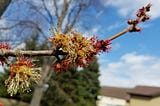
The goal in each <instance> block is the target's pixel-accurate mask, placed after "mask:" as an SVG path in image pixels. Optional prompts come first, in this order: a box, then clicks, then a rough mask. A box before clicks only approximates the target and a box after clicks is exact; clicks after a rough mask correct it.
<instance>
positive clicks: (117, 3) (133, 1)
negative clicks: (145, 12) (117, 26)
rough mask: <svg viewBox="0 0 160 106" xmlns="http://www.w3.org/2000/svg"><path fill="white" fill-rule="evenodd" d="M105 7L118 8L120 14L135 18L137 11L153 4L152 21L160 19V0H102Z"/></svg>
mask: <svg viewBox="0 0 160 106" xmlns="http://www.w3.org/2000/svg"><path fill="white" fill-rule="evenodd" d="M101 1H102V3H103V4H104V6H113V7H117V8H118V13H119V14H120V15H122V16H124V17H126V16H133V15H135V12H136V11H137V9H139V8H141V7H143V6H146V5H147V4H148V3H151V4H152V7H151V11H150V13H149V14H150V15H151V17H152V19H155V18H158V17H160V13H159V9H160V7H159V6H160V0H125V1H124V0H101Z"/></svg>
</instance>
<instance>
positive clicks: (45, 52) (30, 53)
mask: <svg viewBox="0 0 160 106" xmlns="http://www.w3.org/2000/svg"><path fill="white" fill-rule="evenodd" d="M18 55H23V56H57V55H66V53H64V52H62V51H61V50H39V51H34V50H5V49H0V57H3V56H5V57H7V56H13V57H16V56H18Z"/></svg>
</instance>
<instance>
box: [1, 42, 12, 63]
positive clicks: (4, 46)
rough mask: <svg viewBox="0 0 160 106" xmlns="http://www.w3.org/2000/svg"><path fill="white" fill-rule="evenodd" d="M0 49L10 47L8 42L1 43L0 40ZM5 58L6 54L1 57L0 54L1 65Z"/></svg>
mask: <svg viewBox="0 0 160 106" xmlns="http://www.w3.org/2000/svg"><path fill="white" fill-rule="evenodd" d="M2 49H4V50H8V49H10V46H9V44H8V43H5V44H3V43H2V42H1V41H0V50H2ZM5 58H7V59H8V56H7V57H1V56H0V63H1V64H2V66H3V65H4V63H5Z"/></svg>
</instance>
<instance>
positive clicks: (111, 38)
mask: <svg viewBox="0 0 160 106" xmlns="http://www.w3.org/2000/svg"><path fill="white" fill-rule="evenodd" d="M128 31H129V28H126V29H124V30H122V31H121V32H119V33H117V34H115V35H113V36H111V37H109V38H107V40H109V41H111V40H114V39H116V38H118V37H120V36H122V35H123V34H125V33H127V32H128Z"/></svg>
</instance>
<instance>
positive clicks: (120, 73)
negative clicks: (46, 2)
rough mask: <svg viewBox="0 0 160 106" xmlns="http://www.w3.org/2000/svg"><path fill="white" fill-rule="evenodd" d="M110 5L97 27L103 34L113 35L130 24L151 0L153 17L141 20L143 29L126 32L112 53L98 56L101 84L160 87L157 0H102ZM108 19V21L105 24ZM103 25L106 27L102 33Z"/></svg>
mask: <svg viewBox="0 0 160 106" xmlns="http://www.w3.org/2000/svg"><path fill="white" fill-rule="evenodd" d="M102 1H103V3H104V6H107V7H109V8H107V9H109V10H108V11H109V12H108V13H107V15H106V14H105V13H103V12H101V15H100V16H99V17H100V18H102V19H101V20H104V21H103V22H102V23H104V24H106V23H107V24H108V25H106V27H105V28H104V26H105V25H104V24H103V25H102V26H100V27H99V29H98V30H97V32H96V33H97V35H100V34H101V33H103V34H104V32H105V34H106V35H102V36H101V37H102V38H103V37H104V38H105V37H108V35H113V34H115V33H117V32H119V31H121V30H122V29H123V28H125V27H127V24H126V20H127V19H130V18H131V19H132V18H135V16H134V15H135V12H136V10H137V9H138V8H140V7H142V6H145V5H147V4H148V3H152V5H153V6H152V8H151V12H150V13H149V15H150V16H151V20H149V21H147V22H145V23H141V24H140V26H141V28H142V32H138V33H127V34H125V35H123V36H122V37H120V38H118V39H116V40H114V41H113V42H112V45H111V46H112V49H111V51H110V52H109V53H107V54H105V53H103V55H101V56H99V63H100V72H101V76H100V78H99V79H100V82H101V85H109V86H119V87H133V86H136V85H151V86H160V79H159V76H160V55H159V54H160V49H159V45H160V42H159V40H160V36H159V32H160V27H159V25H160V21H159V19H160V13H159V12H158V11H159V9H160V8H159V5H160V1H158V0H145V1H142V0H134V1H133V0H127V1H126V2H124V0H106V1H105V0H102ZM105 21H106V23H105ZM101 28H103V30H102V32H99V31H101Z"/></svg>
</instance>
